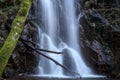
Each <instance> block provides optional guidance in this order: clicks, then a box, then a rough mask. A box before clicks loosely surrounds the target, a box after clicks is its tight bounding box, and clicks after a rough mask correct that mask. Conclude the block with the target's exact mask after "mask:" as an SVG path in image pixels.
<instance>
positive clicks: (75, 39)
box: [36, 0, 93, 77]
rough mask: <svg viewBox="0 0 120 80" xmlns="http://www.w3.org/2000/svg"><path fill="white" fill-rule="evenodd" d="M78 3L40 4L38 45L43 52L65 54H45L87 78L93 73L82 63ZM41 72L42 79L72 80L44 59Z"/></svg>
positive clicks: (50, 0)
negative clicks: (53, 77) (64, 78)
mask: <svg viewBox="0 0 120 80" xmlns="http://www.w3.org/2000/svg"><path fill="white" fill-rule="evenodd" d="M75 1H76V0H38V2H37V4H38V5H37V7H38V9H37V13H36V16H37V18H38V21H37V22H36V23H37V24H38V25H39V28H38V31H39V44H40V45H41V47H40V48H41V49H46V50H52V51H57V52H63V53H64V54H51V53H44V54H46V55H47V56H49V57H51V58H53V59H54V60H56V61H58V62H59V63H61V64H63V65H65V66H66V67H67V68H69V69H70V70H71V71H74V72H76V73H79V74H80V75H81V76H82V77H87V76H90V75H92V74H93V73H92V70H91V69H90V68H89V67H88V66H87V65H86V63H85V61H84V60H83V57H82V53H81V51H80V46H79V45H80V44H79V22H78V21H77V16H76V8H75ZM40 15H41V16H40ZM38 68H39V70H38V73H39V75H40V76H41V75H42V76H49V75H50V76H58V77H60V76H71V73H70V72H68V71H66V70H64V69H63V68H61V67H60V66H58V65H56V64H55V63H54V62H52V61H51V60H48V59H46V58H44V57H42V56H40V62H39V66H38Z"/></svg>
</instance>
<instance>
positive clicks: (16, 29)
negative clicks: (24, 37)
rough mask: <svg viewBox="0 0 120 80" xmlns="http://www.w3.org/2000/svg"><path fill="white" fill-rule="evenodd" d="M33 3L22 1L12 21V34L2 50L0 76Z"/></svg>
mask: <svg viewBox="0 0 120 80" xmlns="http://www.w3.org/2000/svg"><path fill="white" fill-rule="evenodd" d="M31 4H32V0H23V1H22V3H21V7H20V10H19V12H18V14H17V16H16V18H15V20H14V21H13V23H12V29H11V31H10V34H9V35H8V37H7V39H6V41H5V43H4V45H3V47H2V48H1V50H0V77H2V72H3V70H4V68H5V66H6V64H7V62H8V59H9V57H10V56H11V54H12V52H13V50H14V48H15V46H16V43H17V41H18V39H19V37H20V34H21V32H22V30H23V26H24V23H25V21H26V18H27V15H28V12H29V9H30V6H31ZM21 14H22V15H21Z"/></svg>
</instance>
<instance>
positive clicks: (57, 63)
mask: <svg viewBox="0 0 120 80" xmlns="http://www.w3.org/2000/svg"><path fill="white" fill-rule="evenodd" d="M22 42H23V44H24V45H25V46H26V47H29V48H31V49H32V50H33V51H35V52H36V53H38V54H40V55H41V56H43V57H45V58H47V59H49V60H51V61H53V62H54V63H55V64H56V65H59V66H60V67H62V68H63V69H65V70H66V71H68V72H70V73H73V74H75V75H78V76H80V74H79V73H77V72H74V71H71V70H70V69H69V68H67V67H66V66H64V65H62V64H60V63H59V62H57V61H56V60H54V59H52V58H51V57H49V56H47V55H45V54H43V53H41V52H40V51H41V49H36V48H33V47H31V46H29V45H28V43H27V42H24V41H23V40H22ZM42 51H45V52H46V50H42ZM47 52H51V51H48V50H47ZM52 53H54V51H52ZM55 53H56V52H55Z"/></svg>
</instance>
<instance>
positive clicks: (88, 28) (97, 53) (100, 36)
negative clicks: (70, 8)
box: [79, 0, 120, 76]
mask: <svg viewBox="0 0 120 80" xmlns="http://www.w3.org/2000/svg"><path fill="white" fill-rule="evenodd" d="M116 1H117V2H116ZM83 5H84V9H83V10H82V12H81V13H82V16H81V17H80V19H79V22H80V24H81V26H80V30H81V33H80V35H81V38H80V40H81V44H82V46H81V48H82V49H83V52H86V51H88V52H86V53H85V56H87V57H91V58H92V59H91V58H87V59H86V60H88V62H92V63H91V64H93V65H94V64H96V63H97V67H99V70H98V72H100V71H101V72H102V73H106V72H107V71H108V72H107V74H109V75H111V76H114V75H116V76H119V75H118V74H119V73H120V71H119V70H118V68H120V65H119V64H120V54H119V53H120V49H119V48H120V44H119V43H120V41H119V40H120V37H119V36H120V31H119V30H120V27H119V26H120V22H118V20H120V15H119V14H120V7H119V5H120V2H119V0H110V1H109V2H108V1H107V0H104V1H103V0H84V3H83ZM93 55H94V56H93ZM91 64H90V65H91ZM94 68H95V66H94ZM103 68H104V69H103Z"/></svg>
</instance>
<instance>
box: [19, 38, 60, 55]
mask: <svg viewBox="0 0 120 80" xmlns="http://www.w3.org/2000/svg"><path fill="white" fill-rule="evenodd" d="M19 40H21V41H22V42H23V41H24V42H27V43H31V44H32V46H34V48H32V49H34V50H38V51H43V52H49V53H54V54H62V52H55V51H51V50H45V49H38V48H36V47H35V46H38V47H40V45H39V43H36V42H33V41H30V40H25V39H23V38H22V37H20V39H19ZM29 47H30V48H31V46H29Z"/></svg>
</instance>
